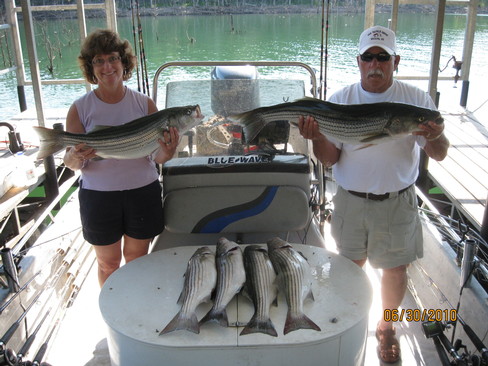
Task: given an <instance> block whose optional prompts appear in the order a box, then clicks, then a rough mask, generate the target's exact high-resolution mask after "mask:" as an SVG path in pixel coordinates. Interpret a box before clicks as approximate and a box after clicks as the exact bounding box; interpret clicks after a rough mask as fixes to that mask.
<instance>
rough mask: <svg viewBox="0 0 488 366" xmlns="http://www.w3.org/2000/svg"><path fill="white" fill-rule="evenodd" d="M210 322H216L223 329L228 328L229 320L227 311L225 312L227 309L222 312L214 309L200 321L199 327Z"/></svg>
mask: <svg viewBox="0 0 488 366" xmlns="http://www.w3.org/2000/svg"><path fill="white" fill-rule="evenodd" d="M210 321H215V322H217V323H219V325H220V326H222V327H228V326H229V320H228V318H227V311H226V310H225V308H223V309H221V310H217V309H214V308H212V309H210V311H209V312H208V313H207V314H206V315H205V316H204V317H203V318H202V319H200V322H199V325H202V324H203V323H206V322H210Z"/></svg>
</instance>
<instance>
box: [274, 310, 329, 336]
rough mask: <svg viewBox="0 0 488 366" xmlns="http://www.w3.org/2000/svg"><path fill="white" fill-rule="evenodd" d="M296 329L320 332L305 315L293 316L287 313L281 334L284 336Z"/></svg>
mask: <svg viewBox="0 0 488 366" xmlns="http://www.w3.org/2000/svg"><path fill="white" fill-rule="evenodd" d="M298 329H313V330H316V331H319V332H320V330H321V329H320V327H319V326H318V325H317V324H315V323H314V322H313V320H312V319H310V318H309V317H307V316H306V315H305V314H303V313H302V314H299V315H297V316H293V315H291V314H290V312H288V314H287V315H286V322H285V329H284V331H283V334H285V335H286V334H288V333H290V332H293V331H294V330H298Z"/></svg>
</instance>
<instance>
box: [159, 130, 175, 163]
mask: <svg viewBox="0 0 488 366" xmlns="http://www.w3.org/2000/svg"><path fill="white" fill-rule="evenodd" d="M179 139H180V135H179V134H178V130H177V129H176V128H175V127H170V128H169V131H165V132H164V133H163V138H162V139H159V140H158V142H159V145H160V146H161V147H160V148H159V150H158V152H157V153H156V156H155V157H154V161H155V162H156V163H158V164H164V163H166V162H167V161H168V160H170V159H171V158H172V157H173V155H174V154H175V152H176V147H177V146H178V142H179Z"/></svg>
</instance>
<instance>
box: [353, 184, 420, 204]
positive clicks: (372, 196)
mask: <svg viewBox="0 0 488 366" xmlns="http://www.w3.org/2000/svg"><path fill="white" fill-rule="evenodd" d="M411 186H412V185H409V186H408V187H406V188H403V189H401V190H399V191H398V192H389V193H385V194H374V193H364V192H356V191H348V192H349V193H350V194H352V195H354V196H357V197H361V198H366V199H368V200H372V201H384V200H387V199H388V198H393V197H397V196H399V195H401V194H402V193H403V192H406V191H407V190H408V189H409V188H410V187H411Z"/></svg>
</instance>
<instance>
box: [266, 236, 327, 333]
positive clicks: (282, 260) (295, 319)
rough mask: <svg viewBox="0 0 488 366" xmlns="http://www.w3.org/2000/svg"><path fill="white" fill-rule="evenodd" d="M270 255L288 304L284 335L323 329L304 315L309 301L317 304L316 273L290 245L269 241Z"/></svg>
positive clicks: (274, 240)
mask: <svg viewBox="0 0 488 366" xmlns="http://www.w3.org/2000/svg"><path fill="white" fill-rule="evenodd" d="M267 244H268V254H269V259H270V260H271V263H273V267H274V269H275V271H276V273H277V275H278V284H279V286H280V289H281V290H282V291H283V293H284V294H285V298H286V302H287V304H288V313H287V314H286V321H285V329H284V331H283V334H285V335H286V334H287V333H290V332H292V331H294V330H298V329H314V330H317V331H320V327H319V326H318V325H317V324H315V323H314V322H313V321H312V320H311V319H310V318H308V317H307V316H306V315H305V314H304V313H303V304H304V302H305V300H307V299H311V300H313V294H312V272H311V269H310V265H309V264H308V262H307V260H306V259H305V258H304V257H303V256H302V255H301V254H300V253H299V252H297V251H296V250H295V249H294V248H293V247H292V246H291V245H290V244H289V243H288V242H286V241H284V240H282V239H280V238H273V239H270V240H268V242H267Z"/></svg>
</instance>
